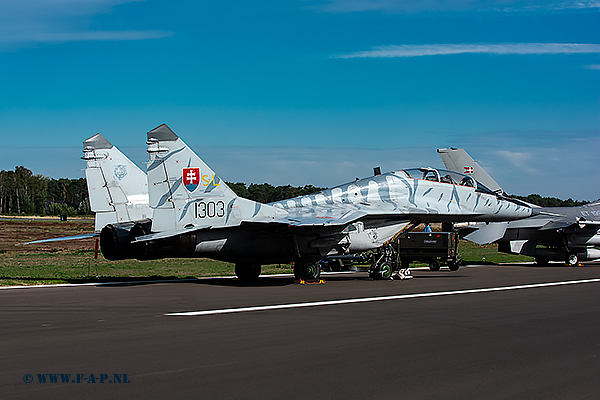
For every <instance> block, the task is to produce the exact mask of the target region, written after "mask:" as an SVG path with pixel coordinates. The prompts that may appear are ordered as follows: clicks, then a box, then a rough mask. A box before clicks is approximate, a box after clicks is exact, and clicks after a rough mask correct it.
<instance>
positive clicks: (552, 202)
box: [510, 194, 589, 207]
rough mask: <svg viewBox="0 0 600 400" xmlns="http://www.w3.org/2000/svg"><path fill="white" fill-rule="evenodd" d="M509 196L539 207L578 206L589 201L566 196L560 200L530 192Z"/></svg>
mask: <svg viewBox="0 0 600 400" xmlns="http://www.w3.org/2000/svg"><path fill="white" fill-rule="evenodd" d="M510 197H512V198H515V199H518V200H522V201H525V202H527V203H531V204H535V205H536V206H541V207H578V206H583V205H585V204H589V201H585V200H584V201H577V200H573V199H571V198H568V199H567V200H561V199H557V198H556V197H542V196H540V195H539V194H530V195H529V196H515V195H511V196H510Z"/></svg>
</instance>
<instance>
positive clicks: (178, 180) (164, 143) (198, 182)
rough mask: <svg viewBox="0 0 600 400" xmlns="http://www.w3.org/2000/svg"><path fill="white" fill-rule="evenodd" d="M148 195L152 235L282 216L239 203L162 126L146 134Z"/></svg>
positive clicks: (266, 207)
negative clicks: (151, 215)
mask: <svg viewBox="0 0 600 400" xmlns="http://www.w3.org/2000/svg"><path fill="white" fill-rule="evenodd" d="M148 153H149V156H150V162H149V163H148V188H149V189H148V194H149V203H150V207H151V208H152V209H153V215H154V217H153V219H152V232H154V233H158V232H162V233H165V236H168V235H170V234H169V232H171V233H173V234H179V233H182V232H185V231H188V230H190V231H191V230H196V229H206V228H219V227H225V226H236V225H240V224H241V223H242V222H249V221H253V222H265V221H272V220H273V219H274V218H275V216H277V215H281V214H285V215H287V212H285V211H283V210H281V209H278V208H276V207H273V206H270V205H267V204H262V203H257V202H255V201H251V200H248V199H244V198H242V197H238V196H237V195H236V194H235V192H233V190H231V189H230V188H229V186H227V184H226V183H225V182H224V181H223V180H222V179H221V178H220V177H219V176H218V175H217V174H216V173H215V172H214V171H213V170H212V169H211V168H210V167H209V166H208V165H206V163H205V162H204V161H202V159H201V158H200V157H198V155H196V153H194V152H193V151H192V150H191V149H190V148H189V147H188V146H187V145H186V144H185V143H184V142H183V140H181V139H180V138H179V137H178V136H177V135H176V134H175V132H173V131H172V130H171V129H170V128H169V127H168V126H167V125H165V124H162V125H160V126H158V127H156V128H154V129H152V130H151V131H150V132H148Z"/></svg>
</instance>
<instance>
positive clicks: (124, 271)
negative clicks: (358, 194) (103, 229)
mask: <svg viewBox="0 0 600 400" xmlns="http://www.w3.org/2000/svg"><path fill="white" fill-rule="evenodd" d="M291 272H292V269H291V266H290V265H288V264H283V265H281V266H277V265H265V266H263V267H262V273H263V274H278V273H291ZM234 275H235V272H234V265H233V264H231V263H226V262H222V261H215V260H209V259H205V258H184V259H173V258H167V259H161V260H149V261H138V260H122V261H107V260H105V259H104V258H103V257H102V255H100V256H99V257H98V260H95V259H94V252H93V251H81V250H76V251H70V252H59V253H47V252H40V253H26V254H13V255H9V254H0V285H2V286H7V285H31V284H53V283H81V282H104V281H114V280H121V281H122V280H139V279H171V278H172V279H175V278H193V277H206V276H234Z"/></svg>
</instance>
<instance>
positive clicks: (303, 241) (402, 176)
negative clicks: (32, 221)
mask: <svg viewBox="0 0 600 400" xmlns="http://www.w3.org/2000/svg"><path fill="white" fill-rule="evenodd" d="M147 143H148V153H149V163H148V167H147V182H148V200H149V205H150V208H151V209H152V211H153V214H152V218H151V219H141V220H139V221H128V222H126V223H120V222H117V223H109V224H107V225H105V226H104V227H103V228H102V229H101V233H100V243H101V247H102V252H103V254H104V256H105V257H106V258H108V259H124V258H130V257H133V258H137V259H142V260H143V259H154V258H163V257H208V258H213V259H217V260H223V261H227V262H232V263H235V272H236V274H237V276H238V277H239V278H240V279H244V280H251V279H255V278H257V277H258V275H259V273H260V266H261V265H262V264H268V263H287V262H295V267H294V268H295V270H294V272H295V275H296V277H298V278H299V279H304V280H307V281H314V280H317V279H318V278H319V273H320V269H319V268H320V267H319V262H318V261H319V260H320V259H322V258H324V257H327V256H334V257H335V256H341V255H347V254H353V253H358V252H363V251H366V250H370V249H375V248H379V247H381V246H382V245H384V244H385V243H387V242H389V241H390V240H392V239H393V238H394V237H396V236H397V235H398V233H399V232H400V231H402V229H404V228H405V227H406V226H407V225H408V224H409V223H420V222H449V221H452V222H457V221H482V222H490V221H492V222H493V221H509V220H516V219H522V218H526V217H529V216H531V215H533V214H535V211H534V210H533V209H532V208H530V207H528V206H525V205H524V204H523V203H521V202H518V201H513V200H510V199H507V198H504V197H503V196H501V195H498V194H495V193H493V192H492V191H490V190H489V189H487V188H486V187H485V186H483V185H482V184H480V183H478V182H477V181H476V180H474V179H473V178H471V177H469V176H466V175H463V174H459V173H455V172H451V171H444V170H437V169H433V168H416V169H406V170H399V171H395V172H390V173H387V174H383V175H381V174H379V175H376V176H373V177H370V178H365V179H360V180H356V181H353V182H349V183H347V184H344V185H340V186H337V187H334V188H331V189H327V190H324V191H321V192H319V193H315V194H312V195H307V196H300V197H296V198H293V199H289V200H284V201H278V202H274V203H270V204H261V203H257V202H254V201H251V200H248V199H244V198H241V197H239V196H237V195H236V194H235V193H234V192H233V191H232V190H231V189H230V188H229V187H228V186H227V185H226V184H225V182H223V180H222V179H221V178H220V177H219V176H218V175H217V174H215V172H214V171H213V170H212V169H211V168H210V167H209V166H208V165H206V164H205V163H204V162H203V161H202V159H200V157H198V156H197V155H196V154H195V153H194V152H193V151H192V150H191V149H190V148H189V147H188V146H187V145H186V144H185V143H184V142H183V141H182V140H181V139H180V138H179V137H178V136H177V135H176V134H175V133H174V132H173V131H172V130H171V129H169V127H168V126H167V125H165V124H163V125H160V126H158V127H157V128H155V129H153V130H151V131H150V132H148V142H147ZM96 147H97V146H96ZM88 167H89V162H88ZM109 186H110V185H109Z"/></svg>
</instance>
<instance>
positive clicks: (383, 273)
mask: <svg viewBox="0 0 600 400" xmlns="http://www.w3.org/2000/svg"><path fill="white" fill-rule="evenodd" d="M393 272H394V270H393V268H392V265H391V264H390V263H388V262H384V263H381V265H379V266H377V267H376V269H375V273H374V274H373V275H372V278H373V279H390V278H391V277H392V273H393Z"/></svg>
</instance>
